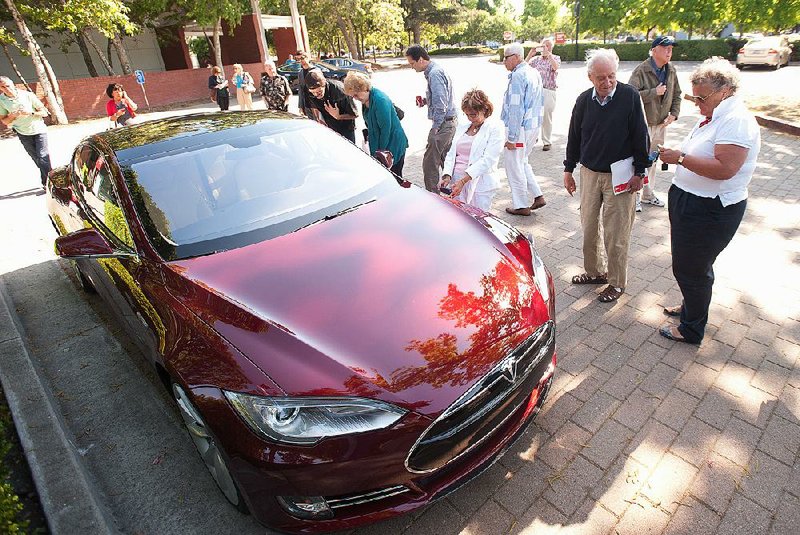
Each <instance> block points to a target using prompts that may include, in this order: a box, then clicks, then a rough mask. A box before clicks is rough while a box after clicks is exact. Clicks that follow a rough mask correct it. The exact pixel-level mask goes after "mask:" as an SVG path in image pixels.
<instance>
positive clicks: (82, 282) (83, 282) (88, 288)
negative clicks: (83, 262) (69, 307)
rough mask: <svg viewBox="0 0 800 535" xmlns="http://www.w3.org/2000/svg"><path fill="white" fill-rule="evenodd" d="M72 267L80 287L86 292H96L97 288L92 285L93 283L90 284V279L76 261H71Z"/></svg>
mask: <svg viewBox="0 0 800 535" xmlns="http://www.w3.org/2000/svg"><path fill="white" fill-rule="evenodd" d="M72 267H73V269H74V270H75V277H77V279H78V285H79V286H80V287H81V290H83V291H84V293H87V294H96V293H97V289H96V288H95V287H94V284H92V280H91V279H90V278H89V277H87V276H86V275H84V274H83V271H81V268H79V267H78V263H77V262H75V261H73V262H72Z"/></svg>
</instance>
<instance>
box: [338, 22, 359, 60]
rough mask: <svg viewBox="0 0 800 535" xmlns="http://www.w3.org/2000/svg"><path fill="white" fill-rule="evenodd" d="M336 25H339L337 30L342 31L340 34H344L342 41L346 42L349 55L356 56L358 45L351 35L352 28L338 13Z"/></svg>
mask: <svg viewBox="0 0 800 535" xmlns="http://www.w3.org/2000/svg"><path fill="white" fill-rule="evenodd" d="M336 25H337V26H338V27H339V31H340V32H342V35H344V42H345V43H347V49H348V50H349V51H350V55H352V56H353V57H358V45H357V44H356V40H355V37H354V36H353V30H352V28H350V26H349V25H348V24H347V22H345V20H344V19H343V18H342V16H341V15H339V14H338V13H337V14H336Z"/></svg>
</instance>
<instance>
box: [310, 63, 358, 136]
mask: <svg viewBox="0 0 800 535" xmlns="http://www.w3.org/2000/svg"><path fill="white" fill-rule="evenodd" d="M305 82H306V87H307V88H308V93H309V95H310V97H311V98H309V99H308V101H307V102H306V106H308V107H310V108H311V109H312V110H313V112H314V115H315V118H316V119H317V120H318V121H319V122H321V123H322V124H324V125H326V126H328V127H329V128H330V129H331V130H333V131H335V132H337V133H339V134H341V135H342V136H344V137H346V138H347V139H349V140H350V141H352V142H353V143H355V142H356V117H358V113H357V112H356V104H355V102H353V98H352V97H349V96H347V95H346V94H345V92H344V85H343V84H342V82H340V81H338V80H326V79H325V76H324V75H323V74H322V71H320V70H318V69H314V70H312V71H311V72H309V73H308V76H306V80H305Z"/></svg>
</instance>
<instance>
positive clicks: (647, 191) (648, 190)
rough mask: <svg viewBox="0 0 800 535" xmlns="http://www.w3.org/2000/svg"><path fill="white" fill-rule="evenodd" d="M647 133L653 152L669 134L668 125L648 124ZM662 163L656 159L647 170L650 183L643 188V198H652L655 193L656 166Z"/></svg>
mask: <svg viewBox="0 0 800 535" xmlns="http://www.w3.org/2000/svg"><path fill="white" fill-rule="evenodd" d="M647 133H648V134H650V152H651V153H652V152H653V151H654V150H658V145H663V144H664V139H665V138H666V136H667V127H666V126H665V125H663V124H654V125H652V126H650V125H648V126H647ZM660 165H661V162H660V161H658V160H656V161H654V162H653V165H651V166H650V170H649V171H648V172H647V178H648V180H649V181H650V183H649V184H646V185H645V186H644V188H642V199H645V200H648V201H649V200H651V199H652V198H653V197H654V195H653V192H654V190H655V186H656V168H658V167H659V166H660Z"/></svg>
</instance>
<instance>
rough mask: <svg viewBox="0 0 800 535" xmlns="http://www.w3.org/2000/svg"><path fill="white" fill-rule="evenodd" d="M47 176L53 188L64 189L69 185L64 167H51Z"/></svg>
mask: <svg viewBox="0 0 800 535" xmlns="http://www.w3.org/2000/svg"><path fill="white" fill-rule="evenodd" d="M47 178H48V180H50V183H51V184H53V187H55V188H59V189H64V188H68V187H69V176H68V175H67V168H66V167H59V168H57V169H53V170H52V171H50V173H48V175H47Z"/></svg>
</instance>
